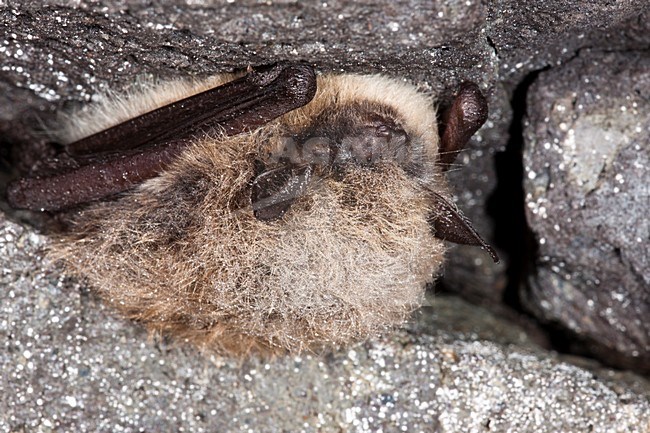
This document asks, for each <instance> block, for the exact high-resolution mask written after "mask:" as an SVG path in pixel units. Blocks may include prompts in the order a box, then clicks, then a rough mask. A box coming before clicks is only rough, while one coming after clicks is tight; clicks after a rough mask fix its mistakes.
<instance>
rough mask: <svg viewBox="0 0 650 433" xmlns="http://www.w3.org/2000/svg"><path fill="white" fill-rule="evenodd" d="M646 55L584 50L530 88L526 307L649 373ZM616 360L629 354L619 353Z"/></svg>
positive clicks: (649, 83)
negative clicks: (534, 256)
mask: <svg viewBox="0 0 650 433" xmlns="http://www.w3.org/2000/svg"><path fill="white" fill-rule="evenodd" d="M649 71H650V56H648V54H647V51H646V52H641V51H639V52H635V51H630V52H620V53H611V52H597V51H596V52H595V51H584V52H582V53H581V54H580V56H578V57H577V58H575V59H573V60H572V61H570V62H569V63H567V64H566V65H564V66H563V67H562V68H558V69H553V70H550V71H548V72H545V73H543V74H541V75H540V76H539V78H538V80H537V81H536V82H535V83H534V85H533V86H532V88H531V89H530V93H529V113H530V115H529V119H528V126H527V128H526V150H525V155H524V156H525V168H526V178H525V189H526V204H527V215H528V220H529V223H530V226H531V229H532V230H533V232H534V233H535V235H536V238H537V242H538V245H539V247H538V248H539V249H538V261H537V267H536V269H537V272H536V273H535V274H533V275H531V276H530V278H529V282H530V290H528V291H526V292H525V294H524V297H525V299H526V304H527V305H528V306H529V308H531V309H532V310H534V311H535V312H536V314H538V315H539V316H540V317H541V318H543V319H544V320H547V321H552V322H557V323H560V324H561V325H562V326H564V327H567V328H569V329H571V330H572V331H573V332H575V333H576V334H577V335H579V336H580V337H582V338H584V339H586V340H587V344H588V345H589V346H590V347H591V348H592V350H595V351H596V352H597V353H598V354H600V355H601V356H606V357H607V359H609V360H614V359H616V361H617V362H619V363H623V364H624V365H629V366H632V365H634V366H637V367H638V368H642V369H644V370H646V371H650V370H648V368H650V367H649V366H650V323H648V320H647V318H648V317H650V250H649V249H648V247H647V246H648V242H649V241H650V221H649V220H648V209H650V190H649V189H648V184H649V182H650V176H649V174H648V173H650V139H649V137H650V106H649V105H648V89H650V72H649ZM617 355H620V357H624V358H625V359H624V360H623V359H620V360H619V359H617V358H618V357H617Z"/></svg>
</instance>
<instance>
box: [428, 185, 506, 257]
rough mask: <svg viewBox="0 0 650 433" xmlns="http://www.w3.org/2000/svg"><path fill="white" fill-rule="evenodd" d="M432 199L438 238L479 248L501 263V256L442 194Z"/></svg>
mask: <svg viewBox="0 0 650 433" xmlns="http://www.w3.org/2000/svg"><path fill="white" fill-rule="evenodd" d="M432 197H433V207H434V209H435V210H436V211H437V212H436V216H435V217H434V218H432V221H431V224H432V226H433V228H434V231H435V236H436V237H437V238H440V239H442V240H445V241H449V242H454V243H457V244H462V245H474V246H479V247H481V248H483V249H484V250H485V251H487V252H488V254H490V257H492V260H494V262H495V263H498V262H499V256H498V255H497V253H496V251H495V250H494V248H492V247H491V246H489V245H488V244H487V242H485V241H484V240H483V238H482V237H481V236H480V235H479V234H478V233H477V231H476V230H475V229H474V227H472V224H471V223H470V222H469V220H468V219H467V218H465V216H464V215H463V214H462V213H460V211H459V210H458V209H457V208H456V206H454V205H452V204H451V203H449V202H448V201H447V200H446V199H445V198H443V197H442V196H441V195H440V194H437V193H432Z"/></svg>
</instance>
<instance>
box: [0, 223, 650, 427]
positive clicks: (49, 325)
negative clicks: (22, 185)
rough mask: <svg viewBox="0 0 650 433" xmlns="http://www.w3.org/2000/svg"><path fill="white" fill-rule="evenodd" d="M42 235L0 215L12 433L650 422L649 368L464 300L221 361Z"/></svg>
mask: <svg viewBox="0 0 650 433" xmlns="http://www.w3.org/2000/svg"><path fill="white" fill-rule="evenodd" d="M46 243H47V239H46V238H45V237H44V236H40V235H37V234H35V233H34V232H32V231H30V230H26V229H25V228H23V227H21V226H19V225H17V224H15V223H12V222H9V221H6V220H5V219H4V217H3V215H2V214H1V213H0V269H1V270H2V273H1V274H0V284H1V285H2V286H3V287H6V288H8V290H3V291H0V369H1V370H2V373H3V374H2V376H0V395H2V398H0V408H1V410H0V432H21V431H36V432H50V431H75V432H84V431H94V432H104V431H105V432H136V431H190V432H214V431H218V432H249V431H254V432H279V431H292V432H294V431H295V432H299V431H304V432H316V431H318V432H340V431H346V432H376V431H384V432H393V431H409V432H412V431H426V432H461V431H486V430H489V431H502V432H506V431H517V432H536V433H544V432H549V433H556V432H582V431H584V432H587V431H589V432H595V433H598V432H602V433H610V432H639V433H641V432H647V431H650V386H649V385H648V383H647V382H645V381H644V380H643V379H640V378H635V377H627V378H625V377H622V376H617V375H616V374H615V373H613V372H611V371H606V370H595V372H593V371H589V370H584V369H582V368H579V367H576V366H573V365H570V364H567V363H563V362H560V361H558V360H557V359H555V358H554V357H552V356H549V355H548V354H545V353H544V352H542V351H540V350H539V349H537V348H536V347H535V345H534V343H532V342H531V341H530V340H529V339H528V338H527V337H526V334H525V333H524V332H523V331H522V330H521V329H518V328H517V327H516V326H513V325H512V324H509V323H507V322H503V321H501V320H500V319H499V318H497V317H494V316H491V315H490V314H489V313H487V312H485V311H480V310H475V309H473V308H472V307H469V306H464V305H463V304H462V303H459V301H457V300H456V301H450V300H445V299H444V298H443V299H439V300H436V299H434V301H433V302H434V305H433V307H434V308H433V311H435V312H436V313H435V314H431V311H428V314H426V319H425V320H423V321H421V322H419V323H418V322H416V323H413V324H412V326H411V329H410V330H409V331H408V332H407V331H400V332H396V333H394V334H392V335H390V336H387V337H386V338H384V339H381V340H376V341H371V342H367V343H365V344H361V345H357V346H354V347H352V348H348V349H347V350H343V351H340V352H338V353H335V354H332V355H329V356H324V357H322V358H319V357H313V356H303V357H291V358H278V359H274V360H259V359H251V360H244V361H242V360H236V359H227V358H219V357H215V356H209V355H204V354H200V353H197V352H196V351H195V350H192V349H189V348H182V347H181V348H178V347H176V348H174V347H168V346H166V345H165V344H160V343H153V342H150V341H147V337H146V335H145V334H144V332H143V331H142V329H141V328H140V327H138V326H137V325H135V324H133V323H132V322H128V321H124V320H120V319H117V318H114V317H113V316H112V315H111V312H110V311H109V310H108V309H106V308H105V307H104V306H103V305H102V304H100V303H99V302H98V301H97V300H96V299H95V298H94V297H93V296H92V295H91V294H89V293H88V291H87V290H86V289H85V288H84V287H83V286H82V285H79V284H77V283H74V282H72V281H70V280H68V279H66V278H65V276H63V275H62V274H61V273H60V271H59V270H57V269H56V268H55V267H52V265H51V264H49V263H46V262H42V256H41V253H42V250H43V248H44V247H45V246H46ZM464 314H468V317H464ZM454 318H455V320H454ZM432 325H433V326H434V327H432ZM480 338H491V339H493V340H496V341H500V342H501V343H497V342H488V341H484V340H479V339H480Z"/></svg>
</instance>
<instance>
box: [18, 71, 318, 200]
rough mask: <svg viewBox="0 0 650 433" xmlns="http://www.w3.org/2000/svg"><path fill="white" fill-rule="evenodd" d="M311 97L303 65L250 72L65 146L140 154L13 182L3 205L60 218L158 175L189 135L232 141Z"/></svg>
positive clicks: (310, 77)
mask: <svg viewBox="0 0 650 433" xmlns="http://www.w3.org/2000/svg"><path fill="white" fill-rule="evenodd" d="M315 93H316V76H315V73H314V71H313V69H312V68H311V67H309V66H307V65H276V66H271V67H263V68H259V69H255V70H253V71H252V72H251V73H249V74H248V75H246V76H244V77H242V78H240V79H237V80H234V81H232V82H230V83H227V84H224V85H223V86H219V87H216V88H214V89H210V90H207V91H206V92H203V93H200V94H198V95H194V96H191V97H189V98H186V99H183V100H181V101H178V102H174V103H172V104H169V105H167V106H164V107H162V108H159V109H157V110H154V111H151V112H149V113H146V114H143V115H142V116H139V117H136V118H134V119H130V120H128V121H126V122H124V123H121V124H119V125H116V126H115V127H113V128H109V129H107V130H105V131H102V132H99V133H97V134H95V135H92V136H90V137H88V138H85V139H82V140H79V141H78V142H75V143H72V144H70V145H68V147H67V149H68V151H69V152H71V153H73V154H77V155H81V154H83V155H88V154H97V153H102V152H107V151H114V150H115V149H135V148H140V147H142V146H146V147H144V148H142V149H138V150H137V151H135V152H133V151H127V152H126V153H125V154H122V155H111V156H109V157H104V158H99V159H98V160H97V161H95V162H93V163H90V164H87V165H84V166H81V167H79V168H76V169H73V170H70V171H66V172H64V173H61V174H57V175H54V176H48V177H38V176H36V177H28V178H22V179H18V180H17V181H15V182H13V183H11V184H10V185H9V188H8V189H7V199H8V201H9V204H10V205H11V206H13V207H15V208H22V209H31V210H60V209H64V208H68V207H72V206H75V205H79V204H84V203H87V202H89V201H93V200H98V199H102V198H106V197H108V196H110V195H113V194H116V193H119V192H122V191H125V190H127V189H129V188H132V187H133V186H135V185H137V184H139V183H141V182H143V181H145V180H147V179H150V178H152V177H155V176H156V175H157V174H159V173H160V171H161V170H163V169H164V167H165V166H166V165H167V164H169V163H170V162H171V161H173V159H174V158H175V157H177V156H178V155H179V154H180V153H181V152H182V151H183V149H184V148H185V147H186V146H187V145H188V144H189V143H191V138H192V137H191V136H192V135H193V133H194V132H195V131H197V130H198V131H201V130H205V129H208V128H214V127H219V128H222V129H223V130H224V132H225V134H226V135H236V134H239V133H241V132H244V131H246V130H250V129H254V128H256V127H259V126H262V125H264V124H266V123H268V122H270V121H271V120H273V119H275V118H277V117H279V116H281V115H282V114H285V113H287V112H289V111H291V110H294V109H296V108H299V107H301V106H303V105H305V104H307V103H308V102H309V101H310V100H311V99H312V98H313V97H314V94H315Z"/></svg>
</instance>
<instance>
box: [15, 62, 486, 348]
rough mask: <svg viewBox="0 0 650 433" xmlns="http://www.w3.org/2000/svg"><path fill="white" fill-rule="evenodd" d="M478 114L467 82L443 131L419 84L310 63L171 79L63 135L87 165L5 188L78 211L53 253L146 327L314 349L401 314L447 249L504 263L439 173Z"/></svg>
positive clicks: (43, 205) (228, 343)
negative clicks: (452, 245) (476, 250)
mask: <svg viewBox="0 0 650 433" xmlns="http://www.w3.org/2000/svg"><path fill="white" fill-rule="evenodd" d="M188 95H191V96H188ZM183 98H185V99H183ZM486 117H487V105H486V102H485V99H484V98H483V96H482V95H481V93H480V91H479V90H478V88H477V87H476V86H475V85H474V84H470V83H465V84H463V85H462V86H461V89H460V91H459V93H458V95H457V96H456V98H455V99H454V101H453V104H452V105H451V107H450V108H449V109H448V110H447V112H446V113H445V115H444V116H442V127H441V129H440V130H439V128H438V119H437V118H436V110H435V108H434V101H433V99H432V98H430V97H428V96H425V95H423V94H421V93H418V92H417V91H416V90H415V88H414V87H413V86H411V85H408V84H405V83H402V82H399V81H396V80H393V79H389V78H386V77H383V76H379V75H369V76H362V75H352V74H344V75H335V74H323V75H316V74H315V73H314V71H313V70H312V69H311V68H310V67H308V66H306V65H300V64H299V65H275V66H271V67H263V68H257V69H253V70H249V71H248V73H246V74H240V75H221V76H217V77H213V78H210V79H208V80H205V81H202V82H189V81H180V82H173V83H163V84H158V85H156V86H153V87H150V88H147V89H144V90H142V91H140V92H137V93H135V94H130V95H128V96H127V97H118V98H116V97H112V98H109V99H108V100H107V101H106V102H104V103H102V104H100V106H99V107H97V108H94V109H91V110H90V111H88V112H87V113H85V114H84V113H81V114H79V115H78V116H77V117H76V118H75V119H74V120H73V121H72V122H71V123H70V125H68V127H67V128H66V129H65V131H67V132H66V134H65V135H66V136H65V140H66V141H68V142H69V144H68V145H67V146H66V151H67V153H68V154H69V155H72V156H73V157H74V158H75V160H76V161H77V162H78V163H77V165H76V166H75V167H72V168H67V169H65V170H62V171H61V172H58V173H54V174H50V175H48V176H40V177H39V176H32V177H25V178H22V179H19V180H17V181H15V182H13V183H12V184H11V185H10V186H9V188H8V191H7V196H8V200H9V203H10V204H11V205H12V206H14V207H16V208H28V209H34V210H47V211H60V210H62V209H70V208H73V209H74V212H71V211H68V213H67V215H69V218H70V226H69V228H68V230H67V231H66V232H65V233H62V234H61V235H60V236H59V237H58V238H57V239H56V240H55V242H54V244H53V246H52V251H51V254H52V256H53V257H55V258H57V259H59V260H61V261H62V262H63V263H64V265H65V266H66V268H67V269H69V270H70V272H71V273H73V274H75V275H78V276H81V277H84V278H85V279H87V280H88V282H89V283H90V284H91V285H92V286H93V287H94V288H95V289H96V290H97V292H98V293H99V294H100V296H101V297H102V298H103V299H104V301H105V302H107V303H108V304H110V305H112V306H114V307H115V308H116V309H118V310H119V311H120V312H121V313H122V314H124V315H125V316H127V317H130V318H132V319H135V320H138V321H140V322H142V323H144V324H145V325H146V327H147V328H148V329H149V330H150V331H153V332H155V333H160V334H163V335H172V336H175V337H176V338H180V339H183V340H187V341H191V342H194V343H196V344H198V345H200V346H207V347H210V348H214V349H216V350H217V351H221V352H227V353H234V354H241V353H248V352H251V351H254V352H258V351H259V352H268V351H271V352H283V351H289V352H299V351H301V350H318V349H321V348H326V347H332V346H339V345H343V344H346V343H349V342H351V341H355V340H359V339H363V338H366V337H368V336H370V335H374V334H377V333H378V332H381V331H384V330H386V329H387V328H390V327H392V326H395V325H397V324H399V323H401V322H403V321H404V320H405V319H406V318H407V317H408V315H409V313H411V312H412V311H413V310H414V309H415V308H417V307H418V306H419V305H420V302H421V300H422V297H423V294H424V287H425V285H426V283H428V282H430V281H431V280H432V279H433V277H434V276H435V275H436V273H437V272H438V271H439V269H440V266H441V263H442V261H443V255H444V252H445V250H446V245H445V242H444V241H451V242H457V243H463V244H470V245H477V246H480V247H482V248H484V249H486V250H487V251H488V252H489V253H490V254H491V255H492V257H493V258H494V259H495V260H496V254H495V253H494V251H493V250H492V249H491V248H490V247H489V246H488V245H486V243H485V242H484V241H483V240H482V239H481V237H480V236H479V235H478V234H477V233H476V231H475V230H474V229H473V228H472V227H471V225H470V224H469V222H468V221H467V220H466V219H465V218H464V217H463V216H462V214H461V213H460V212H459V211H458V210H457V209H456V207H455V206H454V205H453V204H451V203H450V201H449V197H450V191H449V188H448V186H447V182H446V180H445V177H444V171H445V170H446V168H447V167H448V166H449V164H450V163H452V162H453V159H454V157H455V154H456V153H457V152H458V151H459V150H461V149H462V147H463V146H464V145H465V143H466V142H467V140H468V139H469V138H470V136H471V135H472V134H473V133H474V132H475V131H476V130H477V129H478V128H479V127H480V126H481V125H482V124H483V122H484V121H485V119H486Z"/></svg>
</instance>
